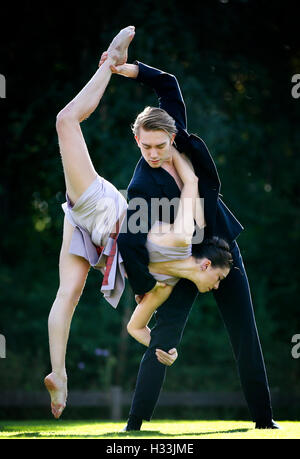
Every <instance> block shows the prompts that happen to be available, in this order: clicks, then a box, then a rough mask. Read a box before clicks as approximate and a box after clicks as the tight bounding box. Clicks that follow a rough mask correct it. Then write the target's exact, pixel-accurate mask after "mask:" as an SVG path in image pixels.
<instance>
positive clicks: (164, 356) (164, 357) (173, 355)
mask: <svg viewBox="0 0 300 459" xmlns="http://www.w3.org/2000/svg"><path fill="white" fill-rule="evenodd" d="M155 354H156V357H157V360H158V361H159V362H160V363H163V364H164V365H167V366H168V367H170V366H171V365H172V364H173V363H174V362H175V360H176V359H177V357H178V354H177V349H175V347H174V348H173V349H170V350H169V352H165V351H162V350H161V349H156V351H155Z"/></svg>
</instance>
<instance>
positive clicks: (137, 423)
mask: <svg viewBox="0 0 300 459" xmlns="http://www.w3.org/2000/svg"><path fill="white" fill-rule="evenodd" d="M142 422H143V420H142V419H141V418H138V417H136V416H134V415H133V414H131V415H130V416H129V418H128V421H127V425H126V426H125V427H124V429H123V430H122V432H131V431H133V430H141V426H142Z"/></svg>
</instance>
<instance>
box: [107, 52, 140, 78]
mask: <svg viewBox="0 0 300 459" xmlns="http://www.w3.org/2000/svg"><path fill="white" fill-rule="evenodd" d="M107 57H108V53H107V51H104V53H102V56H101V58H100V61H99V65H98V67H101V65H102V64H103V63H104V62H105V61H106V59H107ZM110 70H111V71H112V73H117V74H118V75H123V76H125V77H128V78H136V77H137V76H138V73H139V66H138V65H136V64H127V63H125V64H122V65H111V66H110Z"/></svg>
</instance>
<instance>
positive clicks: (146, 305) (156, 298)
mask: <svg viewBox="0 0 300 459" xmlns="http://www.w3.org/2000/svg"><path fill="white" fill-rule="evenodd" d="M158 284H160V285H162V284H161V283H160V282H157V285H158ZM172 290H173V287H172V286H171V285H165V286H164V287H163V286H159V285H158V288H156V289H155V290H154V291H152V292H150V293H146V294H145V295H144V296H143V299H142V301H141V302H140V303H139V304H138V305H137V307H136V308H135V310H134V312H133V314H132V316H131V318H130V321H129V322H128V324H127V330H128V333H129V334H130V335H131V336H132V337H133V338H135V339H136V340H137V341H138V342H139V343H141V344H144V346H147V347H148V346H149V343H150V339H151V337H150V328H149V327H147V325H148V323H149V321H150V319H151V317H152V315H153V313H154V311H155V310H156V309H157V308H158V307H159V306H160V305H161V304H163V303H164V302H165V301H166V299H167V298H168V297H169V296H170V294H171V292H172Z"/></svg>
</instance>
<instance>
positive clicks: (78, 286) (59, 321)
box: [44, 217, 90, 418]
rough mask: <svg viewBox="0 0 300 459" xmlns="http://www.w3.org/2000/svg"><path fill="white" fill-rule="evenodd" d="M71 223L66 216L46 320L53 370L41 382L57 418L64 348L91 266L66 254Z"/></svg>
mask: <svg viewBox="0 0 300 459" xmlns="http://www.w3.org/2000/svg"><path fill="white" fill-rule="evenodd" d="M72 234H73V226H72V225H71V224H70V223H69V222H68V220H67V219H66V217H65V222H64V233H63V243H62V248H61V252H60V260H59V282H60V283H59V289H58V292H57V295H56V298H55V301H54V303H53V306H52V308H51V311H50V314H49V319H48V330H49V347H50V359H51V366H52V372H51V373H50V374H49V375H48V376H46V378H45V380H44V382H45V386H46V388H47V389H48V391H49V393H50V397H51V409H52V413H53V415H54V417H56V418H59V416H60V415H61V413H62V411H63V409H64V408H65V405H66V399H67V373H66V367H65V357H66V348H67V342H68V337H69V331H70V324H71V320H72V317H73V314H74V310H75V307H76V305H77V303H78V301H79V298H80V296H81V293H82V290H83V288H84V285H85V281H86V278H87V275H88V271H89V268H90V265H89V263H88V262H87V261H86V260H85V259H84V258H81V257H77V256H76V255H72V254H70V253H69V246H70V242H71V238H72Z"/></svg>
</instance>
